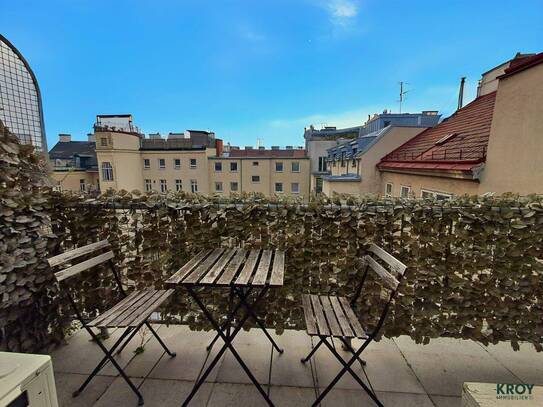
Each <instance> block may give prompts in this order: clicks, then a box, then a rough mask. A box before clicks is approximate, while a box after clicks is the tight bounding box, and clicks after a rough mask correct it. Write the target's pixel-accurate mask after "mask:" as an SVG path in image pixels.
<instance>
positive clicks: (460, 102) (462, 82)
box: [458, 76, 466, 110]
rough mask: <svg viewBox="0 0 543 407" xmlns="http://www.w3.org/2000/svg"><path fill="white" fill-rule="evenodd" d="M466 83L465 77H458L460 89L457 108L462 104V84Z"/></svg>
mask: <svg viewBox="0 0 543 407" xmlns="http://www.w3.org/2000/svg"><path fill="white" fill-rule="evenodd" d="M465 83H466V77H465V76H463V77H462V78H461V79H460V89H459V90H458V110H460V109H462V106H463V105H464V84H465Z"/></svg>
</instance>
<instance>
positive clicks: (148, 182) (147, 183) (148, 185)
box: [145, 179, 153, 192]
mask: <svg viewBox="0 0 543 407" xmlns="http://www.w3.org/2000/svg"><path fill="white" fill-rule="evenodd" d="M152 189H153V187H152V186H151V180H150V179H146V180H145V192H151V190H152Z"/></svg>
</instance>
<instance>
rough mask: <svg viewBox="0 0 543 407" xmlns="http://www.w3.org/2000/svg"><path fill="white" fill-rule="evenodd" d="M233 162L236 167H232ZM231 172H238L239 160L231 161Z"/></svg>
mask: <svg viewBox="0 0 543 407" xmlns="http://www.w3.org/2000/svg"><path fill="white" fill-rule="evenodd" d="M232 164H235V165H236V169H235V170H233V169H232ZM230 172H238V162H237V161H230Z"/></svg>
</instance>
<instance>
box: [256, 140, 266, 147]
mask: <svg viewBox="0 0 543 407" xmlns="http://www.w3.org/2000/svg"><path fill="white" fill-rule="evenodd" d="M262 145H264V140H263V139H261V138H257V139H256V148H260V147H261V146H262Z"/></svg>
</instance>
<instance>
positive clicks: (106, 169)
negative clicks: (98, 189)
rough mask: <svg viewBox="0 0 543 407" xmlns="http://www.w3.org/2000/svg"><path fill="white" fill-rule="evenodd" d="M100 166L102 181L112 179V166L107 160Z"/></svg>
mask: <svg viewBox="0 0 543 407" xmlns="http://www.w3.org/2000/svg"><path fill="white" fill-rule="evenodd" d="M101 168H102V181H106V182H111V181H113V166H112V165H111V163H110V162H109V161H104V162H103V163H102V165H101Z"/></svg>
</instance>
